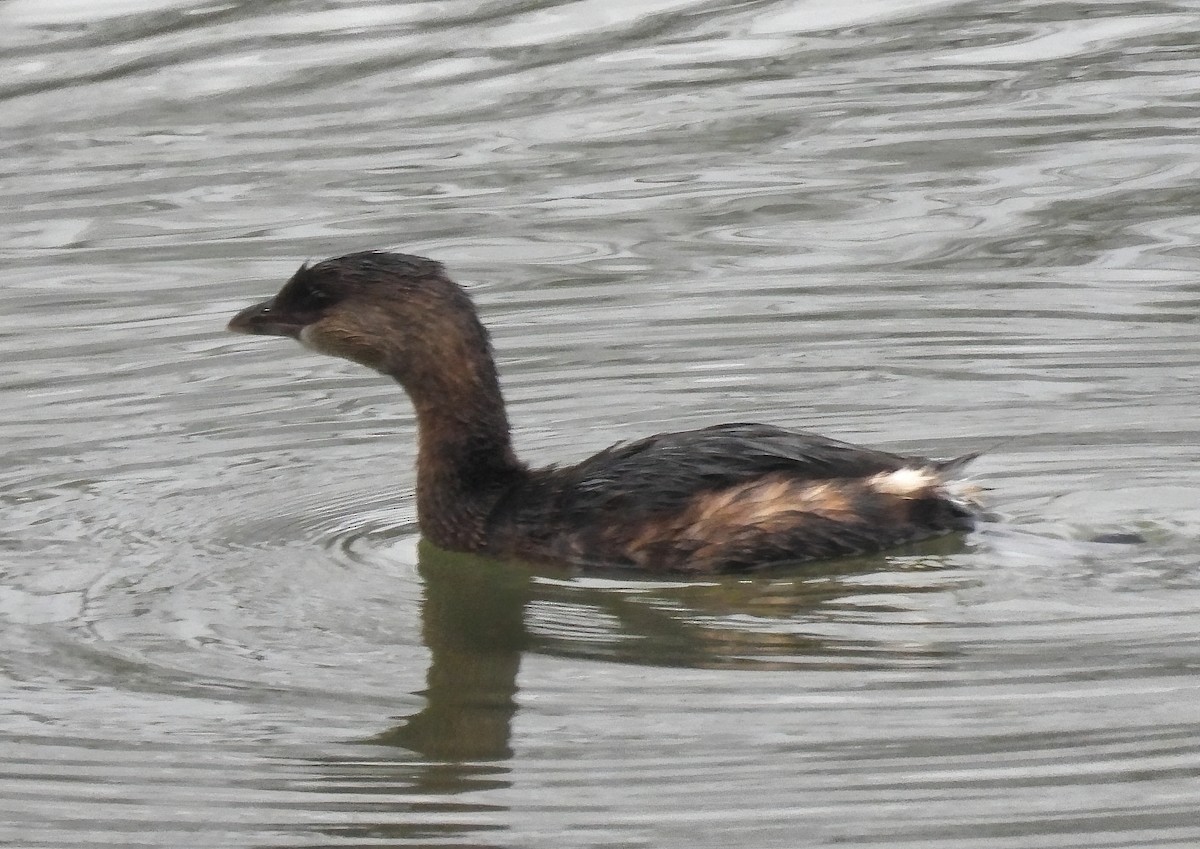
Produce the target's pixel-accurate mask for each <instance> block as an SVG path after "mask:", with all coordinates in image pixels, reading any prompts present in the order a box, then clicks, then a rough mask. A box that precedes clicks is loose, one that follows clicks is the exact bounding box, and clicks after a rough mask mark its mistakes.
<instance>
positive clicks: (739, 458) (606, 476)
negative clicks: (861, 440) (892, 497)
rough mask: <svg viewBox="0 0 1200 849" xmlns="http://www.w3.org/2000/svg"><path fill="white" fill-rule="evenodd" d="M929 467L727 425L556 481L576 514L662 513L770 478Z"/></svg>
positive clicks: (612, 453)
mask: <svg viewBox="0 0 1200 849" xmlns="http://www.w3.org/2000/svg"><path fill="white" fill-rule="evenodd" d="M929 462H930V461H928V460H925V459H924V458H919V457H902V456H900V455H897V454H890V453H888V452H886V451H875V450H872V449H869V448H863V447H861V446H858V445H851V444H848V443H845V442H839V441H837V440H835V439H828V438H826V437H823V436H817V435H816V434H811V433H804V432H801V431H792V430H784V429H783V428H778V427H772V426H770V425H760V424H723V425H716V426H714V427H709V428H704V429H702V430H693V431H686V432H683V433H664V434H658V435H657V436H651V437H648V438H646V439H641V440H638V441H637V442H631V443H628V444H623V445H616V446H613V447H612V448H609V449H608V450H606V451H602V452H600V453H599V454H597V455H595V456H594V457H591V458H589V459H587V460H584V461H583V462H582V463H580V464H579V465H577V466H571V467H568V468H562V469H556V470H555V471H554V472H553V476H554V477H555V478H556V482H557V483H558V485H559V487H561V488H560V489H559V491H560V492H561V493H562V495H563V496H564V498H565V499H567V500H569V502H570V503H569V504H560V505H559V506H560V507H563V508H567V509H569V510H570V511H571V512H575V511H581V512H591V511H593V510H604V509H616V508H619V509H622V510H633V511H634V512H642V511H647V512H657V511H660V510H667V511H669V510H672V509H677V508H680V507H682V506H683V505H684V504H686V503H687V502H688V501H689V500H690V499H692V498H694V497H695V496H696V494H697V493H699V492H703V491H706V490H718V489H723V488H725V487H728V486H733V485H736V484H738V483H741V482H744V481H748V480H752V479H754V478H756V477H761V476H764V475H769V474H772V473H782V474H787V475H789V476H794V477H796V478H805V479H811V480H829V479H833V478H854V477H868V476H870V475H874V474H878V473H879V472H889V471H894V470H896V469H899V468H902V467H904V466H906V465H914V464H917V465H920V464H924V463H929Z"/></svg>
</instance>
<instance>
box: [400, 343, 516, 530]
mask: <svg viewBox="0 0 1200 849" xmlns="http://www.w3.org/2000/svg"><path fill="white" fill-rule="evenodd" d="M409 394H410V396H411V397H412V401H413V406H414V407H415V408H416V411H417V425H418V429H419V437H418V438H419V446H418V452H417V518H418V521H419V522H420V525H421V531H422V533H424V534H425V536H426V537H427V538H428V539H429V540H430V541H431V542H433V543H434V544H435V545H438V546H441V547H442V548H447V549H452V550H457V551H483V550H485V549H486V547H487V536H486V531H487V519H488V516H489V514H490V513H491V511H492V509H493V508H494V507H495V505H496V502H497V501H498V500H499V499H500V498H501V496H503V495H504V493H505V492H507V491H508V490H509V489H511V488H512V486H513V485H514V484H516V483H517V481H519V480H520V479H521V478H522V477H523V476H524V475H525V474H526V470H525V467H524V466H522V465H521V463H520V462H519V461H518V460H517V458H516V455H515V454H514V453H513V449H512V440H511V437H510V434H509V425H508V416H507V414H506V413H505V411H504V399H503V397H502V396H501V394H500V385H499V382H498V381H497V379H496V375H495V369H494V367H492V366H491V363H486V364H484V365H483V367H482V368H475V369H472V371H471V374H470V375H461V374H460V375H458V377H457V378H456V379H455V380H454V381H453V382H449V381H437V382H436V383H434V384H433V385H430V386H428V391H422V392H414V391H413V390H412V389H411V388H410V389H409Z"/></svg>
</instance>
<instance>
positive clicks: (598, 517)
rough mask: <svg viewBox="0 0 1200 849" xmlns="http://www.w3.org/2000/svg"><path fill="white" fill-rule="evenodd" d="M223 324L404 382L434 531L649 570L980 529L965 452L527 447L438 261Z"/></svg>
mask: <svg viewBox="0 0 1200 849" xmlns="http://www.w3.org/2000/svg"><path fill="white" fill-rule="evenodd" d="M230 329H232V330H236V331H239V332H245V333H259V334H266V335H282V336H291V337H293V338H296V339H298V340H299V341H301V342H302V343H304V344H305V345H306V346H308V347H310V348H313V349H314V350H317V351H321V352H323V353H328V354H332V355H334V356H341V357H345V358H347V359H351V360H354V361H356V362H359V363H362V364H364V365H367V366H369V367H371V368H375V369H376V370H378V371H381V372H383V373H385V374H388V375H390V376H392V377H394V378H395V379H396V380H397V381H398V382H400V384H401V385H402V386H403V387H404V388H405V389H406V390H407V392H408V394H409V396H410V398H411V399H412V401H413V404H414V406H415V408H416V411H417V418H418V428H419V448H418V459H417V512H418V519H419V522H420V525H421V529H422V532H423V533H424V534H425V536H426V537H427V538H429V539H430V540H431V541H432V542H434V543H435V544H437V545H439V546H441V547H443V548H447V549H450V550H457V551H471V552H478V553H482V554H487V555H492V556H495V557H501V558H520V559H526V560H535V561H541V562H555V563H565V564H574V565H583V566H606V567H632V568H638V569H641V570H645V571H650V572H655V571H658V572H678V573H690V574H707V573H714V572H730V571H747V570H752V569H759V568H763V567H767V566H771V565H773V564H780V563H794V562H798V561H803V560H811V559H816V558H826V557H836V556H841V555H846V554H854V553H862V552H869V551H876V550H881V549H885V548H889V547H892V546H895V545H898V544H901V543H905V542H911V541H915V540H920V539H925V538H928V537H933V536H938V535H941V534H945V533H951V532H955V531H962V530H966V529H968V528H970V527H971V525H972V523H973V519H974V511H973V509H972V508H971V506H970V505H969V504H967V503H965V502H964V501H963V500H961V499H959V498H957V497H955V496H953V495H952V494H951V493H950V492H949V491H948V488H947V478H948V476H949V475H950V474H952V473H953V472H955V471H957V469H958V468H959V467H960V466H961V465H963V464H964V463H965V462H966V461H967V460H969V459H970V458H969V457H966V458H960V459H959V460H951V461H946V462H939V461H934V460H928V459H925V458H922V457H905V456H901V455H897V454H891V453H888V452H884V451H877V450H874V449H871V448H864V447H861V446H857V445H852V444H849V443H844V442H838V441H836V440H832V439H827V438H825V437H821V436H817V435H814V434H809V433H803V432H799V431H790V430H784V429H781V428H776V427H771V426H768V425H759V424H726V425H718V426H715V427H709V428H704V429H701V430H692V431H684V432H679V433H667V434H659V435H657V436H652V437H648V438H646V439H642V440H639V441H636V442H631V443H628V444H623V445H617V446H614V447H612V448H609V449H607V450H605V451H602V452H600V453H599V454H596V455H594V456H593V457H590V458H588V459H586V460H584V461H583V462H581V463H578V464H577V465H573V466H565V467H551V468H544V469H530V468H528V467H527V466H525V465H524V464H523V463H521V462H520V461H519V460H517V458H516V456H515V454H514V452H513V450H512V445H511V438H510V433H509V426H508V419H507V415H506V413H505V409H504V402H503V398H502V396H501V394H500V387H499V381H498V379H497V376H496V370H495V365H494V361H493V358H492V353H491V346H490V343H489V341H488V337H487V333H486V331H485V330H484V329H483V326H482V325H481V324H480V323H479V321H478V318H477V316H476V313H475V310H474V307H473V305H472V304H471V302H470V299H469V298H468V297H467V295H466V293H465V292H463V291H462V289H460V288H459V287H458V286H457V285H456V284H455V283H453V282H452V281H451V280H450V279H449V278H448V277H446V276H445V273H444V272H443V270H442V268H441V266H440V265H439V264H437V263H435V262H432V261H431V260H426V259H423V258H420V257H412V256H407V255H403V254H388V253H375V252H369V253H360V254H351V255H349V256H345V257H339V258H336V259H332V260H326V261H325V262H322V263H319V264H318V265H315V266H313V267H312V268H307V267H304V268H301V269H300V271H298V272H297V273H296V275H295V276H294V277H293V278H292V279H291V280H290V281H288V283H287V284H286V285H285V286H284V287H283V289H282V290H281V291H280V292H279V294H278V295H276V296H275V297H274V298H272V299H270V300H268V301H264V302H263V303H261V304H257V305H255V306H253V307H250V308H248V309H246V310H243V311H242V312H241V313H239V314H238V315H237V316H236V317H235V318H234V319H233V320H232V321H231V322H230Z"/></svg>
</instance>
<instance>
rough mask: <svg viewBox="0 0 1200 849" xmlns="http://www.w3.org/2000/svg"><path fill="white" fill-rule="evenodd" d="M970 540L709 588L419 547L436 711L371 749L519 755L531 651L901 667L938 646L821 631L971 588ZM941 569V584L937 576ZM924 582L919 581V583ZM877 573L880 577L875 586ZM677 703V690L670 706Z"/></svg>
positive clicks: (630, 658) (659, 661)
mask: <svg viewBox="0 0 1200 849" xmlns="http://www.w3.org/2000/svg"><path fill="white" fill-rule="evenodd" d="M963 546H964V542H963V540H962V539H960V538H956V537H947V538H943V539H939V540H933V541H929V542H925V543H921V544H920V545H919V546H914V547H912V548H910V549H909V550H908V551H907V552H901V553H896V552H892V553H889V554H888V555H876V556H873V557H868V558H860V559H855V560H840V561H836V562H835V563H825V564H810V565H808V566H805V567H803V568H797V569H795V570H793V571H791V572H789V573H780V572H778V571H775V572H772V573H771V574H769V575H764V576H751V577H745V576H743V577H725V578H722V579H719V580H709V581H705V582H683V581H679V582H668V581H646V580H640V579H637V578H631V577H629V576H627V575H623V574H614V575H608V576H596V575H589V576H587V577H572V576H570V575H569V574H567V573H566V572H558V573H555V572H553V571H552V570H547V569H544V568H537V569H535V568H532V567H527V566H522V565H519V564H507V563H498V562H496V561H493V560H489V559H485V558H481V557H477V556H473V555H464V554H454V553H449V552H444V551H441V550H440V549H437V548H434V547H433V546H431V545H428V544H424V543H422V545H421V546H420V548H419V554H420V564H419V569H420V574H421V577H422V579H423V580H424V583H425V597H424V603H423V607H422V626H423V636H424V641H425V644H426V646H427V647H428V648H429V650H430V652H431V655H432V658H431V661H430V666H429V670H428V673H427V675H426V687H425V689H424V690H423V691H422V692H421V693H420V695H422V696H424V698H425V707H424V708H423V709H422V710H421V711H419V712H418V713H416V714H414V715H413V716H411V717H409V718H408V720H407V721H406V722H404V723H403V724H401V725H399V726H397V727H396V728H394V729H391V730H388V731H386V732H384V733H382V734H379V735H377V736H376V737H374V738H372V739H371V740H370V742H372V743H376V744H383V745H392V746H400V747H403V748H405V749H407V750H409V751H411V752H415V753H417V754H420V755H423V756H425V757H426V758H429V759H431V760H433V761H438V762H443V763H444V762H457V763H463V762H474V761H497V760H504V759H507V758H509V757H510V756H511V754H512V748H511V734H512V720H513V716H514V715H515V713H516V710H517V700H516V695H517V672H518V670H519V669H520V665H521V656H522V654H523V653H524V652H526V651H532V652H537V653H542V654H549V655H555V656H560V657H563V656H565V657H579V658H580V659H581V660H582V659H585V658H591V659H602V660H607V661H611V662H620V663H633V664H640V665H655V666H672V667H690V668H723V669H729V668H743V669H763V670H765V669H784V668H787V669H798V668H802V667H803V666H804V665H805V664H806V663H811V664H814V665H815V664H818V663H819V664H820V665H821V666H822V667H823V668H827V669H829V668H838V667H839V666H845V665H855V666H861V665H863V664H864V663H873V664H876V665H880V664H886V663H894V662H896V661H897V660H898V658H897V657H896V655H897V653H899V654H903V655H905V658H904V659H906V660H911V659H912V657H913V655H915V654H918V655H919V654H924V655H925V656H929V655H931V654H936V653H937V652H938V651H939V650H938V649H937V647H936V646H934V645H930V646H928V647H924V646H920V645H918V646H914V645H913V644H912V643H911V642H905V643H904V644H903V645H902V646H900V645H896V646H891V645H880V644H878V643H872V642H871V641H869V640H865V639H864V638H862V637H861V636H859V637H853V638H851V637H843V638H837V637H831V636H828V634H824V635H822V634H821V633H820V631H821V629H820V628H816V627H806V626H812V625H813V624H814V623H815V622H816V621H817V620H820V619H821V618H822V612H823V609H824V608H827V607H829V606H831V605H832V606H834V607H836V604H834V603H835V602H837V603H841V602H845V601H847V600H848V599H849V598H850V597H852V596H864V595H876V596H878V599H877V600H876V601H874V602H873V603H872V605H871V607H870V610H871V612H872V615H876V616H886V614H887V612H888V601H887V597H888V596H890V595H895V594H896V593H903V594H904V595H911V594H912V593H915V592H922V591H924V592H931V591H940V590H944V589H946V588H947V587H949V586H958V585H960V583H961V581H962V580H966V578H965V577H963V576H961V575H957V576H956V570H954V569H953V567H952V565H951V564H952V562H953V561H952V558H951V555H953V554H954V553H956V552H958V551H960V550H962V548H963ZM931 574H933V575H937V576H938V577H937V578H936V579H934V580H930V579H929V577H928V576H930V575H931ZM914 576H919V577H917V578H916V579H914ZM864 578H867V579H869V580H864ZM666 697H669V694H667V693H664V698H666Z"/></svg>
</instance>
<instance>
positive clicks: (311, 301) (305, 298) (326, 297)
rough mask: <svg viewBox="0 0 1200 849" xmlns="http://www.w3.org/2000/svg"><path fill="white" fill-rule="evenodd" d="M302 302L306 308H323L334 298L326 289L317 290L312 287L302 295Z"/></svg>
mask: <svg viewBox="0 0 1200 849" xmlns="http://www.w3.org/2000/svg"><path fill="white" fill-rule="evenodd" d="M300 300H301V301H302V302H303V303H304V304H305V305H306V306H309V307H321V306H324V305H325V304H327V303H329V301H330V300H332V296H331V295H330V294H329V293H328V292H326V291H325V290H324V289H317V288H314V287H311V286H310V287H309V288H307V289H305V290H304V291H303V292H302V293H301V295H300Z"/></svg>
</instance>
